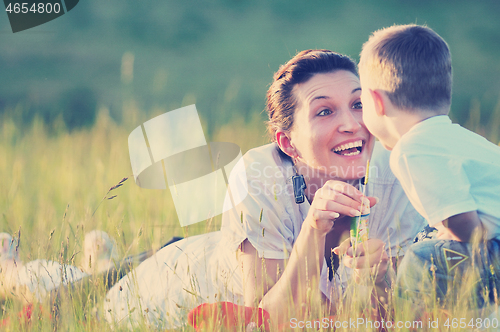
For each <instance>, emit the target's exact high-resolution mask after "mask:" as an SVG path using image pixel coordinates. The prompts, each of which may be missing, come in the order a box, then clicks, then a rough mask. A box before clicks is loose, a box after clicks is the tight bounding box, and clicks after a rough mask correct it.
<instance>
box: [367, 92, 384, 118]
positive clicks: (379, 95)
mask: <svg viewBox="0 0 500 332" xmlns="http://www.w3.org/2000/svg"><path fill="white" fill-rule="evenodd" d="M369 91H370V95H371V96H372V99H373V104H374V105H375V113H377V115H378V116H383V115H387V114H386V113H387V101H386V100H385V97H386V95H385V94H384V92H383V91H382V90H379V89H375V90H371V89H370V90H369Z"/></svg>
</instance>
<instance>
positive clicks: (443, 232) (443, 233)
mask: <svg viewBox="0 0 500 332" xmlns="http://www.w3.org/2000/svg"><path fill="white" fill-rule="evenodd" d="M433 227H434V228H436V229H437V230H438V231H437V233H436V238H438V239H440V240H453V241H460V239H459V238H458V237H457V236H455V234H453V233H452V232H451V231H450V230H449V229H448V228H446V227H445V226H444V225H443V223H442V222H440V223H437V224H436V225H434V226H433Z"/></svg>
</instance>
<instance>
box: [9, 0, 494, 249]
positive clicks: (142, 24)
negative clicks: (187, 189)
mask: <svg viewBox="0 0 500 332" xmlns="http://www.w3.org/2000/svg"><path fill="white" fill-rule="evenodd" d="M499 17H500V1H498V0H481V1H464V0H454V1H444V0H442V1H425V0H420V1H411V0H406V1H403V0H398V1H397V0H384V1H368V0H365V1H360V0H350V1H321V0H314V1H299V0H286V1H285V0H276V1H264V0H254V1H243V0H240V1H235V0H219V1H208V0H205V1H194V0H185V1H172V0H165V1H152V0H142V1H129V0H121V1H118V0H104V1H96V0H81V1H80V3H79V4H78V5H77V6H76V7H75V9H73V10H72V11H70V12H69V13H68V14H66V15H63V16H62V17H60V18H58V19H56V20H54V21H52V22H48V23H46V24H44V25H41V26H39V27H35V28H33V29H29V30H26V31H23V32H19V33H15V34H13V33H12V32H11V30H10V26H9V22H8V18H7V14H6V13H5V14H0V39H1V43H0V73H1V75H0V174H1V175H2V177H1V178H0V214H1V215H0V222H1V226H2V227H1V229H0V231H8V232H10V233H11V234H14V233H15V232H17V231H18V230H19V229H22V232H23V234H24V235H23V236H24V237H25V238H28V239H29V241H26V242H24V245H23V246H24V247H23V255H24V257H28V258H30V257H31V258H33V257H35V258H36V257H38V256H45V257H44V258H47V257H49V256H53V257H74V255H73V254H74V253H76V252H78V250H79V246H80V243H81V242H80V241H81V239H82V236H83V231H84V230H86V231H87V230H89V229H91V228H101V229H104V230H106V231H108V232H110V233H111V235H112V236H114V237H116V238H118V239H119V242H120V243H121V245H122V249H123V253H130V252H133V251H139V250H145V249H149V248H151V246H153V247H158V246H159V245H160V244H161V243H162V242H164V241H165V240H167V239H168V238H169V237H170V236H172V235H183V236H186V235H191V234H195V233H200V232H204V231H207V230H214V229H216V228H217V222H214V223H212V222H211V221H208V222H207V223H200V224H199V225H194V226H192V227H191V228H185V229H181V228H180V226H179V224H178V222H177V217H176V213H175V210H174V209H173V204H172V200H171V197H170V193H169V192H168V190H164V191H155V190H144V189H141V188H138V187H137V186H135V184H134V183H133V182H132V181H128V182H126V183H125V185H124V186H123V187H121V188H119V189H117V190H116V191H113V192H112V193H111V194H110V196H112V195H114V194H117V195H118V196H117V197H116V198H114V199H112V200H108V199H104V201H103V203H102V204H100V203H99V202H100V201H101V200H102V199H103V196H104V194H105V193H106V192H107V190H108V189H109V188H110V187H111V186H112V185H114V184H116V183H118V181H120V179H122V178H123V177H127V176H129V175H130V174H131V167H130V161H129V157H128V147H127V137H128V134H129V133H130V132H131V131H132V130H133V129H134V128H135V127H137V126H138V125H140V124H141V123H142V122H144V121H145V120H148V119H150V118H152V117H153V116H155V115H159V114H162V113H164V112H167V111H170V110H174V109H176V108H179V107H181V106H184V105H189V104H193V103H196V106H197V109H198V112H199V114H200V116H201V118H202V124H203V127H204V130H205V133H206V135H207V141H215V140H220V141H229V142H233V143H236V144H238V145H240V146H241V147H242V150H243V152H245V151H246V150H248V149H249V148H251V147H254V146H257V145H260V144H263V143H265V142H266V140H267V138H266V137H265V126H264V124H263V121H264V120H265V113H263V112H262V111H263V109H264V100H265V92H266V90H267V88H268V86H269V84H270V82H271V80H272V75H273V73H274V72H275V71H276V70H277V69H278V68H279V65H280V64H283V63H285V62H286V61H287V60H289V59H290V58H291V57H292V56H293V55H294V54H295V53H296V52H297V51H300V50H303V49H307V48H327V49H331V50H334V51H337V52H340V53H344V54H347V55H350V56H351V57H353V58H354V59H356V60H358V58H359V56H358V55H359V52H360V49H361V46H362V44H363V43H364V42H365V41H366V40H367V39H368V36H369V35H370V33H371V32H372V31H374V30H376V29H380V28H383V27H387V26H390V25H392V24H395V23H399V24H405V23H417V24H427V25H428V26H429V27H431V28H433V29H434V30H435V31H436V32H438V33H439V34H440V35H441V36H443V37H444V38H445V39H446V40H447V42H448V44H449V45H450V48H451V51H452V57H453V65H454V94H453V105H452V114H451V115H452V118H453V120H454V121H456V122H459V123H461V124H462V125H465V126H466V127H468V128H469V129H472V130H474V131H476V132H478V133H480V134H482V135H484V136H485V137H487V138H488V139H490V140H491V141H493V142H495V143H498V142H499V139H500V136H499V128H500V103H499V97H500V20H499ZM108 197H109V196H108ZM97 207H99V208H98V209H97ZM96 209H97V211H96ZM94 211H96V212H95V214H93V213H94ZM54 239H57V240H58V242H55V243H54V241H55V240H54ZM136 239H138V240H137V241H136ZM62 242H64V243H65V244H64V245H62ZM62 248H63V249H64V250H63V249H62ZM61 250H62V251H63V255H60V254H59V253H60V251H61ZM72 253H73V254H72ZM76 257H77V258H78V256H76Z"/></svg>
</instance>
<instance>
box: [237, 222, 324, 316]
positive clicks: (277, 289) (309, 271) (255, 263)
mask: <svg viewBox="0 0 500 332" xmlns="http://www.w3.org/2000/svg"><path fill="white" fill-rule="evenodd" d="M241 249H242V250H241V253H240V255H239V262H240V264H241V265H242V269H243V284H244V290H245V294H244V300H245V305H246V306H252V307H255V306H257V304H258V302H259V301H260V306H261V307H262V308H263V309H265V310H266V311H268V312H269V314H270V315H271V317H273V321H275V322H277V323H282V322H284V321H286V319H287V317H288V316H289V314H290V313H289V312H288V309H289V308H290V305H289V304H290V303H291V302H290V301H293V305H292V307H293V308H300V307H301V305H302V303H305V302H306V297H307V291H308V290H307V289H308V288H309V287H311V289H315V290H316V292H317V293H318V295H319V292H320V291H319V287H318V285H319V277H320V274H321V268H322V266H323V257H324V256H323V253H324V250H325V235H324V234H322V233H321V232H320V231H318V230H317V229H314V228H313V227H310V226H309V225H304V226H303V227H302V230H301V232H300V234H299V236H298V238H297V241H296V243H295V245H294V247H293V251H292V253H291V255H290V258H289V260H288V263H287V264H286V268H285V261H284V260H280V259H266V258H259V256H258V253H257V251H256V250H255V248H254V247H253V246H252V244H251V243H250V242H249V241H248V240H245V242H243V244H242V248H241ZM308 281H309V282H308Z"/></svg>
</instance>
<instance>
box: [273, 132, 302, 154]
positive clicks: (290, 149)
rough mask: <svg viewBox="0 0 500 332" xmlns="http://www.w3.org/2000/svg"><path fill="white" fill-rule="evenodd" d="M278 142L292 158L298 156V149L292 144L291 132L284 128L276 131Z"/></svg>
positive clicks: (282, 149)
mask: <svg viewBox="0 0 500 332" xmlns="http://www.w3.org/2000/svg"><path fill="white" fill-rule="evenodd" d="M276 143H278V146H279V147H280V149H281V151H283V152H284V153H285V154H287V155H288V156H290V157H291V158H295V157H297V151H296V150H295V147H294V146H293V144H292V141H291V139H290V137H289V134H287V133H285V132H284V131H282V130H277V131H276Z"/></svg>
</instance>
